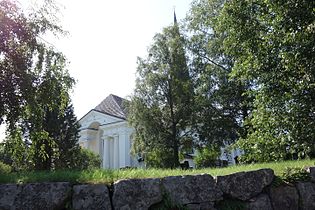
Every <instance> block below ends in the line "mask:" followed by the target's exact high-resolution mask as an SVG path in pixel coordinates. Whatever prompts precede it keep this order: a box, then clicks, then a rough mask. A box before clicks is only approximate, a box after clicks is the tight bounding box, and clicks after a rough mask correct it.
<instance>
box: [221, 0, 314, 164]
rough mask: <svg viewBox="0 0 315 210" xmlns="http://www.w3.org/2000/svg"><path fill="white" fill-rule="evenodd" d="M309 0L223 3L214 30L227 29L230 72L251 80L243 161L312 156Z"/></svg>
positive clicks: (311, 12)
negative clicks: (251, 108) (251, 99)
mask: <svg viewBox="0 0 315 210" xmlns="http://www.w3.org/2000/svg"><path fill="white" fill-rule="evenodd" d="M314 6H315V2H314V1H303V0H289V1H281V0H276V1H273V0H267V1H258V0H250V1H245V0H240V1H228V2H227V3H226V4H225V5H224V8H223V12H222V13H221V15H220V21H219V22H218V23H219V24H218V25H217V30H221V31H227V37H226V39H225V40H224V43H223V44H224V51H225V52H226V53H227V54H228V55H229V56H232V57H233V59H234V60H235V62H234V66H233V71H232V74H233V76H234V78H237V79H238V80H239V81H254V82H255V87H254V88H252V89H251V90H250V91H249V93H250V94H252V95H253V96H254V111H253V112H252V114H251V115H250V116H249V118H248V124H249V125H250V126H251V130H250V132H249V134H248V136H247V137H246V138H244V139H243V140H241V141H240V142H239V144H238V145H239V146H240V147H241V148H242V149H244V150H245V155H244V158H245V160H247V161H271V160H279V159H288V158H296V157H300V158H303V157H306V156H310V155H312V154H314V153H313V152H314V149H315V148H314V140H315V114H314V113H315V106H314V101H315V89H314V85H315V65H314V64H315V60H314V59H315V56H314V55H315V48H314V45H315V39H314V37H315V30H314V20H315V13H314Z"/></svg>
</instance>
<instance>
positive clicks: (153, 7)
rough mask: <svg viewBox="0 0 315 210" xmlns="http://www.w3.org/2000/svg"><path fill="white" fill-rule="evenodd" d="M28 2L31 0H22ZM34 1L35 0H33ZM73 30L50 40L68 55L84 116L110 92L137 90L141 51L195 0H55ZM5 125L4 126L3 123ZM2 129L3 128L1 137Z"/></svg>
mask: <svg viewBox="0 0 315 210" xmlns="http://www.w3.org/2000/svg"><path fill="white" fill-rule="evenodd" d="M22 1H24V2H26V3H25V4H28V3H29V2H30V0H22ZM31 1H32V2H36V0H31ZM56 1H57V2H59V4H61V5H63V9H61V13H62V16H60V17H61V18H60V20H61V25H62V26H63V27H64V29H65V30H67V31H69V36H68V37H66V38H61V39H59V40H50V39H49V38H47V39H48V40H47V41H49V42H50V43H53V44H54V45H55V46H56V47H57V48H58V49H59V50H60V51H62V52H63V53H64V54H65V55H66V56H67V58H68V60H69V62H70V64H69V71H70V74H71V75H72V76H73V77H75V79H76V80H77V84H76V86H75V88H74V90H73V94H72V100H73V103H74V107H75V113H76V115H77V117H78V118H81V117H82V116H83V115H84V114H85V113H87V112H88V111H89V110H91V109H93V108H94V107H95V106H96V105H98V103H100V102H101V101H102V100H103V99H104V98H105V97H106V96H107V95H109V94H111V93H112V94H116V95H118V96H121V97H126V96H128V95H130V94H131V93H132V92H133V88H134V84H135V83H134V81H135V72H136V59H137V56H140V57H141V56H145V55H146V50H147V47H148V46H149V45H150V43H151V42H152V38H153V36H154V34H156V33H158V32H161V31H162V29H163V27H166V26H168V25H170V24H172V22H173V10H174V6H175V8H176V15H177V20H182V19H183V18H185V15H186V13H187V11H188V10H189V7H190V4H191V2H192V0H132V1H131V0H89V1H82V0H56ZM2 130H3V128H2ZM1 136H2V137H3V135H1V128H0V139H1V138H2V137H1Z"/></svg>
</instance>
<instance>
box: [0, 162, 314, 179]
mask: <svg viewBox="0 0 315 210" xmlns="http://www.w3.org/2000/svg"><path fill="white" fill-rule="evenodd" d="M314 165H315V160H314V159H313V160H297V161H284V162H272V163H260V164H248V165H237V166H230V167H226V168H204V169H193V170H181V169H123V170H102V169H95V170H88V171H67V170H64V171H53V172H22V173H9V174H0V183H30V182H61V181H63V182H65V181H66V182H71V183H106V184H110V183H113V182H115V181H117V180H119V179H130V178H161V177H166V176H178V175H193V174H203V173H207V174H210V175H212V176H220V175H227V174H231V173H235V172H240V171H250V170H257V169H261V168H271V169H273V170H274V171H275V174H276V175H277V176H279V177H282V176H284V173H288V171H289V170H288V168H300V169H301V168H304V167H307V166H314Z"/></svg>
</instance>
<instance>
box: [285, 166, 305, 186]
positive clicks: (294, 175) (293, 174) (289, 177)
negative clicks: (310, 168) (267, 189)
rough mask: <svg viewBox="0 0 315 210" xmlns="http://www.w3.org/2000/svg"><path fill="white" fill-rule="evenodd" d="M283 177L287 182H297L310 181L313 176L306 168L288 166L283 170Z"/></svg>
mask: <svg viewBox="0 0 315 210" xmlns="http://www.w3.org/2000/svg"><path fill="white" fill-rule="evenodd" d="M280 177H281V179H282V180H283V181H285V182H287V183H295V182H298V181H302V182H303V181H304V182H305V181H310V179H311V177H310V174H309V173H308V172H307V171H306V170H305V169H304V168H298V167H295V168H292V167H287V168H285V170H284V171H283V173H282V175H281V176H280Z"/></svg>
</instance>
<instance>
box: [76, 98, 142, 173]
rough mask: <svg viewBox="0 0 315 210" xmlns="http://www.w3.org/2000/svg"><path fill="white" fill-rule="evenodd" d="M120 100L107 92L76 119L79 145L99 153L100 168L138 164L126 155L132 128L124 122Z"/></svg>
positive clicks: (128, 151) (136, 165) (124, 114)
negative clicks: (91, 107) (103, 97)
mask: <svg viewBox="0 0 315 210" xmlns="http://www.w3.org/2000/svg"><path fill="white" fill-rule="evenodd" d="M123 102H124V99H123V98H120V97H119V96H116V95H112V94H111V95H109V96H108V97H106V98H105V99H104V100H103V101H102V102H101V103H100V104H99V105H98V106H96V107H95V108H94V109H92V110H90V111H89V112H88V113H87V114H86V115H84V116H83V117H82V118H81V119H80V120H79V123H80V125H81V128H80V139H79V144H80V146H81V147H83V148H86V149H89V150H91V151H93V152H94V153H96V154H99V155H100V156H101V159H102V168H110V169H118V168H125V167H140V166H141V164H140V163H139V162H138V160H136V159H135V158H133V156H132V155H131V154H130V149H131V144H132V133H133V132H134V129H133V128H130V127H129V126H128V124H127V120H126V112H125V109H124V108H123Z"/></svg>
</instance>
